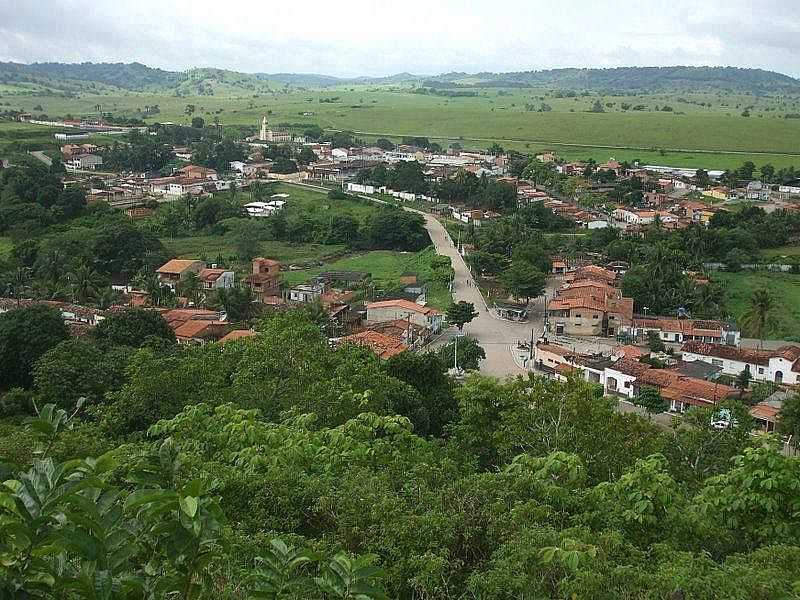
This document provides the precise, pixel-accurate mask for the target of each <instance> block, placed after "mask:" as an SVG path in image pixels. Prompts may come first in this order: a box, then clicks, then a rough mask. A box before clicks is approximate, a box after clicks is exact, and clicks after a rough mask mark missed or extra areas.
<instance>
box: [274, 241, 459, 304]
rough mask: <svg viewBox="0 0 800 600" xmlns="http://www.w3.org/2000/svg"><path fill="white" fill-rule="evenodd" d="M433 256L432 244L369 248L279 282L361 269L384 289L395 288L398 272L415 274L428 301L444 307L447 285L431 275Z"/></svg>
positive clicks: (291, 274) (287, 275) (289, 274)
mask: <svg viewBox="0 0 800 600" xmlns="http://www.w3.org/2000/svg"><path fill="white" fill-rule="evenodd" d="M435 256H436V253H435V251H434V249H433V247H432V246H431V247H429V248H426V249H425V250H421V251H420V252H396V251H393V250H373V251H370V252H364V253H360V254H354V255H351V256H346V257H344V258H341V259H339V260H335V261H332V262H328V263H325V264H324V265H321V266H318V267H313V268H310V269H303V270H300V271H287V272H285V273H283V281H284V283H285V284H287V285H296V284H298V283H302V282H304V281H308V280H309V279H311V278H312V277H314V276H316V275H319V274H320V273H322V272H323V271H362V272H365V273H369V274H370V275H371V278H372V283H373V284H374V285H375V287H376V288H377V289H383V290H388V289H395V288H397V287H399V285H400V276H401V275H402V274H404V273H416V274H417V276H418V278H419V280H420V281H422V282H424V283H426V285H427V300H428V304H429V305H431V306H434V307H436V308H442V309H445V308H447V307H448V306H449V305H450V303H451V301H452V300H451V296H450V292H449V290H448V287H447V285H446V284H444V283H443V282H441V281H437V280H436V279H435V278H434V270H433V267H432V259H433V257H435Z"/></svg>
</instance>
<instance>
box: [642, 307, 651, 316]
mask: <svg viewBox="0 0 800 600" xmlns="http://www.w3.org/2000/svg"><path fill="white" fill-rule="evenodd" d="M642 309H643V310H644V318H645V319H646V318H647V311H648V310H650V308H649V307H647V306H643V307H642Z"/></svg>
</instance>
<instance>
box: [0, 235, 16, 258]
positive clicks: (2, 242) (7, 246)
mask: <svg viewBox="0 0 800 600" xmlns="http://www.w3.org/2000/svg"><path fill="white" fill-rule="evenodd" d="M13 248H14V242H13V241H12V240H11V238H10V237H7V236H0V259H2V258H8V257H9V256H10V255H11V250H12V249H13Z"/></svg>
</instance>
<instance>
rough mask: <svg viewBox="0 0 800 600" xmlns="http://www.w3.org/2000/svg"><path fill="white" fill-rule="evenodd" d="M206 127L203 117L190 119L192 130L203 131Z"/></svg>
mask: <svg viewBox="0 0 800 600" xmlns="http://www.w3.org/2000/svg"><path fill="white" fill-rule="evenodd" d="M205 126H206V121H205V119H203V117H193V118H192V128H194V129H203V128H204V127H205Z"/></svg>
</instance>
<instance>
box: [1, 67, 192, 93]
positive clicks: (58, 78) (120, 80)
mask: <svg viewBox="0 0 800 600" xmlns="http://www.w3.org/2000/svg"><path fill="white" fill-rule="evenodd" d="M5 77H9V78H10V79H9V81H20V82H26V81H31V82H37V83H38V82H41V81H42V80H43V79H45V80H48V81H49V82H50V83H51V85H52V86H53V87H56V88H61V87H63V86H62V85H61V84H63V83H64V82H69V81H81V82H93V83H99V84H103V85H108V86H113V87H116V88H121V89H124V90H131V91H137V90H151V89H157V88H170V87H174V86H176V85H177V84H179V83H180V82H181V81H183V80H185V79H186V74H185V73H175V72H172V71H164V70H162V69H154V68H152V67H148V66H146V65H143V64H140V63H127V64H126V63H90V62H86V63H80V64H66V63H33V64H31V65H22V64H18V63H0V80H2V79H4V78H5Z"/></svg>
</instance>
